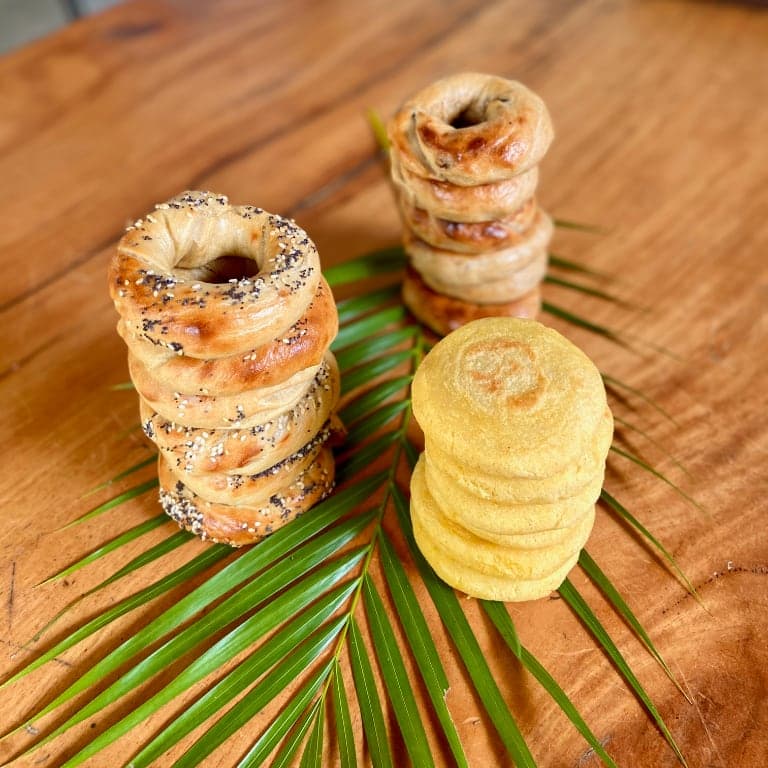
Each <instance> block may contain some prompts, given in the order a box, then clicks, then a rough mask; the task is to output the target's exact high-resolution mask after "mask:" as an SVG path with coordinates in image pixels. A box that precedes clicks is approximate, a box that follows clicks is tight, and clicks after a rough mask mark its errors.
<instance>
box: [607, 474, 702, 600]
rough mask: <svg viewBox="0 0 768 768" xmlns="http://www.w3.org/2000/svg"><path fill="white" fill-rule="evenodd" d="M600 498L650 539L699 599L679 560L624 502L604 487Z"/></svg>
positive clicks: (688, 588)
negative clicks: (678, 562)
mask: <svg viewBox="0 0 768 768" xmlns="http://www.w3.org/2000/svg"><path fill="white" fill-rule="evenodd" d="M600 498H601V499H602V500H603V501H604V502H605V503H606V504H607V505H608V508H609V509H610V510H612V511H613V512H615V513H616V514H617V515H619V517H621V518H623V519H624V520H626V521H627V522H628V523H629V524H630V525H631V526H632V527H633V528H635V529H636V530H638V531H639V532H640V533H641V534H642V535H643V536H644V537H645V538H646V539H647V540H648V541H650V542H651V544H653V546H654V547H656V549H658V551H659V552H660V553H661V556H662V557H663V558H664V559H665V560H666V561H667V563H669V565H670V567H671V568H672V570H673V571H674V572H675V573H676V574H677V576H678V577H679V578H680V580H681V581H682V582H683V585H684V586H685V588H686V589H687V590H688V591H689V592H690V593H691V594H692V595H693V596H694V597H696V599H697V600H698V599H699V598H698V592H697V591H696V588H695V587H694V586H693V584H692V583H691V582H690V580H689V579H688V577H687V576H686V575H685V573H684V572H683V570H682V568H680V566H679V565H678V564H677V560H676V559H675V558H674V557H673V556H672V553H671V552H670V551H669V550H668V549H667V548H666V547H665V546H664V545H663V544H662V543H661V542H660V541H659V540H658V539H657V538H656V537H655V536H654V535H653V534H652V533H651V532H650V531H649V530H648V529H647V528H646V527H645V526H644V525H643V524H642V523H641V522H640V521H639V520H638V519H637V518H636V517H635V516H634V515H633V514H632V513H631V512H630V511H629V510H628V509H627V508H626V507H625V506H624V505H623V504H621V502H619V500H618V499H616V498H614V497H613V496H611V494H610V493H608V491H606V490H605V489H603V490H602V491H601V492H600Z"/></svg>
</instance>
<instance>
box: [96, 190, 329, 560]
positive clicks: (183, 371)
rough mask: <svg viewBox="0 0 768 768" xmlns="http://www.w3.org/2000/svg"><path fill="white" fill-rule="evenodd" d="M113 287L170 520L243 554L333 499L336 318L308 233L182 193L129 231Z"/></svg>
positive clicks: (212, 198)
mask: <svg viewBox="0 0 768 768" xmlns="http://www.w3.org/2000/svg"><path fill="white" fill-rule="evenodd" d="M109 286H110V293H111V295H112V298H113V300H114V302H115V307H116V308H117V310H118V312H119V314H120V320H119V322H118V331H119V333H120V335H121V336H122V337H123V339H124V340H125V342H126V344H127V346H128V364H129V370H130V375H131V379H132V381H133V383H134V385H135V387H136V390H137V391H138V393H139V397H140V407H141V420H142V427H143V429H144V432H145V434H146V435H147V437H149V438H150V440H152V441H153V442H155V443H156V444H157V447H158V449H159V458H158V474H159V479H160V501H161V504H162V506H163V509H164V510H165V512H166V513H167V514H168V515H170V516H171V517H172V518H173V519H174V520H176V521H177V522H178V523H179V525H180V526H181V527H183V528H185V529H187V530H189V531H191V532H192V533H195V534H197V535H199V536H200V537H201V538H203V539H208V540H211V541H215V542H222V543H226V544H230V545H232V546H241V545H243V544H249V543H252V542H255V541H259V540H260V539H262V538H264V537H265V536H267V535H268V534H270V533H271V532H273V531H274V530H275V529H276V528H279V527H281V526H283V525H285V524H286V523H287V522H289V521H291V520H293V519H294V518H295V517H297V516H298V515H300V514H302V513H303V512H305V511H307V510H308V509H309V508H310V507H311V506H312V505H313V504H315V503H316V502H317V501H319V500H321V499H322V498H324V497H325V496H326V495H327V494H328V493H329V491H330V490H331V488H332V486H333V481H334V459H333V455H332V453H331V449H330V447H329V443H328V440H329V438H330V437H331V436H332V434H333V433H334V431H336V430H337V429H338V427H337V426H336V424H337V422H336V417H335V415H334V411H335V408H336V405H337V402H338V398H339V371H338V367H337V365H336V360H335V358H334V356H333V354H332V353H331V352H330V351H329V347H330V344H331V342H332V341H333V339H334V338H335V336H336V333H337V331H338V315H337V312H336V305H335V302H334V299H333V296H332V294H331V290H330V288H329V286H328V284H327V283H326V282H325V280H324V278H323V277H322V274H321V271H320V261H319V257H318V254H317V249H316V248H315V246H314V244H313V243H312V241H311V240H310V239H309V237H308V236H307V234H306V233H305V232H304V230H302V229H301V228H300V227H298V226H297V225H296V224H295V223H294V222H293V221H290V220H288V219H284V218H282V217H280V216H277V215H275V214H271V213H267V212H266V211H264V210H262V209H260V208H255V207H253V206H247V205H244V206H232V205H230V204H229V202H228V200H227V198H226V197H224V196H222V195H214V194H211V193H208V192H186V193H184V194H182V195H180V196H178V197H175V198H173V199H171V200H169V201H168V202H166V203H161V204H159V205H157V206H156V207H155V210H154V211H153V212H151V213H150V214H148V215H146V216H145V217H144V218H143V219H140V220H138V221H137V222H135V223H134V224H133V225H131V226H129V227H128V228H127V230H126V233H125V235H124V236H123V237H122V239H121V240H120V243H119V244H118V247H117V252H116V254H115V256H114V257H113V259H112V261H111V264H110V269H109Z"/></svg>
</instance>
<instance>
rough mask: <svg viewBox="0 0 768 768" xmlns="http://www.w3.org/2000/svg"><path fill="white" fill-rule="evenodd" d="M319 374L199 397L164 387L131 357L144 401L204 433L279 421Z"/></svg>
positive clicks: (301, 374) (131, 370)
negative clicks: (267, 385) (280, 415)
mask: <svg viewBox="0 0 768 768" xmlns="http://www.w3.org/2000/svg"><path fill="white" fill-rule="evenodd" d="M317 370H318V367H317V366H313V367H312V368H305V369H304V370H303V371H299V372H298V373H295V374H294V375H293V376H292V377H291V378H290V379H288V380H287V381H284V382H281V383H280V384H274V385H273V386H271V387H259V388H258V389H249V390H247V391H245V392H239V393H238V394H235V395H221V396H220V397H219V396H216V395H195V394H188V393H186V392H178V391H175V390H173V389H171V388H170V387H166V386H165V385H163V384H161V383H160V382H159V381H157V380H156V379H154V378H152V375H151V373H150V372H149V371H148V370H147V369H146V368H145V367H144V366H143V364H142V363H141V361H139V360H138V359H137V358H136V357H134V356H133V355H132V354H131V353H130V352H129V353H128V373H129V374H130V376H131V381H133V384H134V386H135V387H136V391H137V392H138V393H139V394H140V395H141V397H142V398H143V399H144V400H146V401H147V403H148V404H149V405H150V406H151V407H152V408H153V409H154V410H155V411H157V412H158V413H159V414H161V415H162V416H164V417H165V418H166V419H169V420H170V421H174V422H176V423H177V424H185V425H187V426H190V427H202V428H203V429H225V428H241V427H252V426H255V425H256V424H263V423H264V422H265V421H269V420H270V419H272V418H275V417H276V416H277V415H279V414H280V413H283V412H284V411H287V410H290V409H291V408H293V406H294V405H296V403H298V402H299V400H301V399H302V398H303V397H304V396H305V395H306V393H307V392H308V391H309V389H310V388H311V386H312V381H313V379H314V377H315V376H316V375H317Z"/></svg>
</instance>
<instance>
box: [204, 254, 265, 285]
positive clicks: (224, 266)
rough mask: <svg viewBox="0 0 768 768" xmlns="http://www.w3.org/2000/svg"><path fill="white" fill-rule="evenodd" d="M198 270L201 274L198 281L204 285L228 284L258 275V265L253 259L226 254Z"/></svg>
mask: <svg viewBox="0 0 768 768" xmlns="http://www.w3.org/2000/svg"><path fill="white" fill-rule="evenodd" d="M199 269H200V272H201V273H202V274H201V275H200V277H199V278H198V279H201V280H204V281H205V282H206V283H228V282H229V281H230V280H240V279H241V278H244V277H253V276H254V275H258V274H259V265H258V264H257V263H256V262H255V261H254V260H253V259H248V258H246V257H245V256H232V255H228V254H225V255H223V256H219V257H218V258H216V259H213V261H209V262H208V263H207V264H206V265H205V266H203V267H200V268H199Z"/></svg>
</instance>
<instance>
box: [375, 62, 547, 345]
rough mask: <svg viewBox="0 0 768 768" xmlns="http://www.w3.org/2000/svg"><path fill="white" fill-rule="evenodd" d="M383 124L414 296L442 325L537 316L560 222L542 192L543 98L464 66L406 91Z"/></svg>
mask: <svg viewBox="0 0 768 768" xmlns="http://www.w3.org/2000/svg"><path fill="white" fill-rule="evenodd" d="M387 132H388V136H389V141H390V170H391V177H392V181H393V185H394V189H395V195H396V198H397V203H398V206H399V209H400V213H401V217H402V220H403V224H404V230H405V231H404V244H405V250H406V252H407V254H408V260H409V267H408V271H407V274H406V277H405V280H404V283H403V300H404V302H405V304H406V305H407V306H408V308H409V309H410V310H411V311H412V312H413V314H414V315H415V316H416V317H417V318H418V319H419V320H420V321H421V322H422V323H424V324H425V325H427V326H429V327H430V328H432V329H433V330H434V331H436V332H437V333H438V334H440V335H445V334H447V333H449V332H450V331H452V330H454V329H455V328H458V327H460V326H461V325H463V324H464V323H467V322H469V321H471V320H474V319H477V318H481V317H492V316H498V315H504V316H513V317H535V316H536V315H537V314H538V311H539V309H540V307H541V293H540V282H541V280H542V278H543V277H544V274H545V272H546V269H547V249H548V246H549V241H550V239H551V237H552V231H553V225H552V220H551V218H550V217H549V216H548V215H547V214H546V213H545V212H544V211H543V210H542V209H541V208H540V207H539V206H538V204H537V202H536V198H535V191H536V186H537V184H538V163H539V162H540V161H541V159H542V158H543V157H544V154H545V153H546V151H547V149H548V148H549V145H550V143H551V141H552V138H553V131H552V124H551V121H550V117H549V113H548V112H547V108H546V106H545V105H544V102H543V101H542V100H541V99H540V98H539V97H538V96H537V95H536V94H534V93H533V92H532V91H530V90H529V89H528V88H526V87H525V86H524V85H522V84H521V83H518V82H516V81H512V80H505V79H503V78H500V77H494V76H492V75H484V74H479V73H462V74H457V75H453V76H451V77H447V78H444V79H442V80H438V81H437V82H435V83H433V84H432V85H430V86H428V87H427V88H425V89H423V90H422V91H420V92H419V93H417V94H416V95H415V96H413V97H412V98H411V99H409V100H408V101H407V102H406V103H405V104H404V105H403V106H402V107H401V108H400V109H399V110H398V112H397V113H396V114H395V116H394V117H393V118H392V120H391V121H390V122H389V125H388V127H387Z"/></svg>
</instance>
